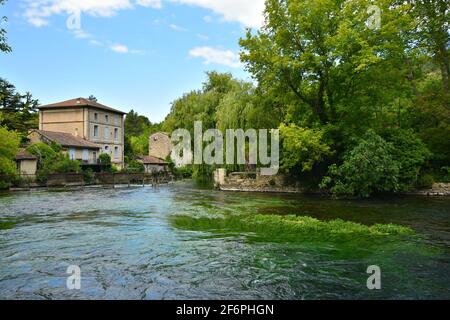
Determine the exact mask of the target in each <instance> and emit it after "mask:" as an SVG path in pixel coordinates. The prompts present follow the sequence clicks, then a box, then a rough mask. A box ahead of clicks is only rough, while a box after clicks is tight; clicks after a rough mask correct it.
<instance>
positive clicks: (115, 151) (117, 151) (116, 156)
mask: <svg viewBox="0 0 450 320" xmlns="http://www.w3.org/2000/svg"><path fill="white" fill-rule="evenodd" d="M114 159H119V147H114Z"/></svg>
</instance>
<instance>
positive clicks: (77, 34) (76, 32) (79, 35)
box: [72, 29, 92, 39]
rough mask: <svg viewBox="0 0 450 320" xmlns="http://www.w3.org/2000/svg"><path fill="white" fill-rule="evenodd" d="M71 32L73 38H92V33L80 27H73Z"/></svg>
mask: <svg viewBox="0 0 450 320" xmlns="http://www.w3.org/2000/svg"><path fill="white" fill-rule="evenodd" d="M72 33H73V35H74V37H75V38H77V39H89V38H92V35H91V34H90V33H88V32H86V31H84V30H82V29H74V30H72Z"/></svg>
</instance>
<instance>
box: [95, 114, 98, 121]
mask: <svg viewBox="0 0 450 320" xmlns="http://www.w3.org/2000/svg"><path fill="white" fill-rule="evenodd" d="M94 120H95V121H98V113H97V112H96V113H94Z"/></svg>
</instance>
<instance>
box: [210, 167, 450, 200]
mask: <svg viewBox="0 0 450 320" xmlns="http://www.w3.org/2000/svg"><path fill="white" fill-rule="evenodd" d="M214 185H215V187H216V188H217V189H219V190H221V191H234V192H258V193H287V194H288V193H293V194H322V195H326V194H327V193H326V192H324V191H321V190H313V189H311V188H306V187H304V186H303V185H302V184H301V183H300V182H298V181H296V182H293V181H290V180H289V177H287V176H285V175H283V174H278V175H276V176H262V175H260V174H259V173H258V172H255V173H249V172H233V173H230V174H229V175H227V174H226V171H225V170H224V169H218V170H216V172H215V174H214ZM392 194H401V195H418V196H450V183H442V182H441V183H434V184H433V186H432V187H431V188H427V189H418V190H411V191H408V192H398V193H392Z"/></svg>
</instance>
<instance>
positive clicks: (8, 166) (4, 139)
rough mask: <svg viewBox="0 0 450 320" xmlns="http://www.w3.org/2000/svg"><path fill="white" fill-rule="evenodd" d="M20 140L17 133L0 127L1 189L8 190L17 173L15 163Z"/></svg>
mask: <svg viewBox="0 0 450 320" xmlns="http://www.w3.org/2000/svg"><path fill="white" fill-rule="evenodd" d="M19 143H20V139H19V136H18V135H17V133H16V132H14V131H9V130H7V129H6V128H5V127H2V126H0V189H4V188H8V187H9V185H10V182H11V181H12V179H13V177H14V176H15V175H16V173H17V169H16V163H15V161H14V159H15V156H16V154H17V152H18V151H19Z"/></svg>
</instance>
